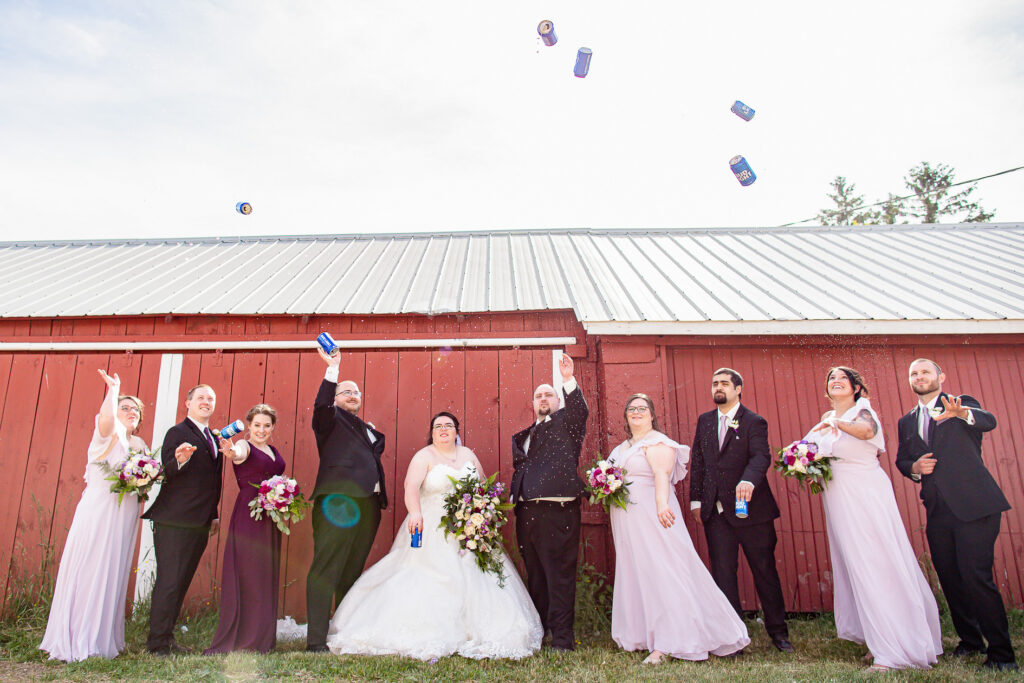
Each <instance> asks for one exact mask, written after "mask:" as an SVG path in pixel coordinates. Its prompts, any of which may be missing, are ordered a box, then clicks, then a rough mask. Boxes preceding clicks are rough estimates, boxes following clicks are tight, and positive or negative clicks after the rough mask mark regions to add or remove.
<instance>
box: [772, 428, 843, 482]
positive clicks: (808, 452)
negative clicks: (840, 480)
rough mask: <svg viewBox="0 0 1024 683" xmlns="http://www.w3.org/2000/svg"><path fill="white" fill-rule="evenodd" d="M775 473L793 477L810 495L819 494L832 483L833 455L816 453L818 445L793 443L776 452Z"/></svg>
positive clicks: (806, 442)
mask: <svg viewBox="0 0 1024 683" xmlns="http://www.w3.org/2000/svg"><path fill="white" fill-rule="evenodd" d="M778 456H779V457H778V459H777V460H776V461H775V471H776V472H778V473H780V474H781V475H782V476H784V477H793V478H794V479H796V480H797V481H798V482H799V483H800V484H802V485H803V486H805V487H806V488H807V490H809V491H810V492H811V493H821V492H822V491H824V490H825V487H826V486H828V482H830V481H832V461H833V460H838V458H836V457H835V456H834V455H825V454H822V453H819V452H818V445H817V444H815V443H813V442H811V441H804V440H800V441H794V442H793V443H791V444H789V445H788V446H786V447H785V448H781V449H779V451H778Z"/></svg>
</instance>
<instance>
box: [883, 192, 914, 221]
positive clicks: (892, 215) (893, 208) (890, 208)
mask: <svg viewBox="0 0 1024 683" xmlns="http://www.w3.org/2000/svg"><path fill="white" fill-rule="evenodd" d="M903 201H904V200H903V199H901V198H900V197H897V196H896V195H894V194H893V193H892V192H890V193H889V197H888V199H886V200H885V201H884V202H881V205H880V206H881V208H880V209H879V212H878V218H879V223H884V224H885V225H893V224H894V223H896V221H898V220H899V219H900V218H903V217H904V216H906V215H907V207H906V204H904V203H903ZM903 222H904V223H906V221H903Z"/></svg>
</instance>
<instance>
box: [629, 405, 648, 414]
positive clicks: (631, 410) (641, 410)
mask: <svg viewBox="0 0 1024 683" xmlns="http://www.w3.org/2000/svg"><path fill="white" fill-rule="evenodd" d="M626 412H627V413H646V412H647V406H629V407H628V408H626Z"/></svg>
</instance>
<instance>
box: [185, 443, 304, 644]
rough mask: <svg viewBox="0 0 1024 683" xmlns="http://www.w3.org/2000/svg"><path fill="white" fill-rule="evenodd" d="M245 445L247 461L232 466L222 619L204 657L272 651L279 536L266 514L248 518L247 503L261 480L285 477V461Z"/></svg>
mask: <svg viewBox="0 0 1024 683" xmlns="http://www.w3.org/2000/svg"><path fill="white" fill-rule="evenodd" d="M270 449H271V450H272V451H274V458H273V459H271V457H270V456H269V455H268V454H267V453H265V452H263V451H261V450H260V449H258V448H256V447H255V446H253V445H252V444H251V443H250V444H249V457H248V458H246V459H245V461H244V462H242V464H240V465H235V478H236V479H237V480H238V498H237V499H235V509H234V510H233V511H232V512H231V526H230V527H229V528H228V538H227V541H226V542H225V543H224V566H223V572H222V576H221V596H220V620H219V622H218V624H217V633H216V634H214V636H213V643H212V644H211V645H210V647H209V648H208V649H207V650H206V652H205V654H208V655H211V654H223V653H226V652H231V651H232V650H253V651H255V652H270V651H271V650H273V649H274V646H275V645H276V644H277V589H278V583H279V581H280V578H281V532H280V531H279V530H278V528H277V526H276V525H275V524H274V523H273V522H272V521H271V520H270V518H269V517H267V516H266V515H264V516H263V519H261V520H260V521H256V520H255V519H253V518H252V517H250V516H249V514H250V513H249V501H251V500H252V499H253V498H255V497H256V495H257V493H258V490H257V489H256V487H254V486H252V484H256V485H257V486H258V485H259V484H260V482H262V481H263V480H264V479H268V478H270V477H273V476H275V475H278V474H284V468H285V466H284V459H283V458H282V457H281V454H280V453H278V451H277V449H276V448H274V447H273V446H271V447H270Z"/></svg>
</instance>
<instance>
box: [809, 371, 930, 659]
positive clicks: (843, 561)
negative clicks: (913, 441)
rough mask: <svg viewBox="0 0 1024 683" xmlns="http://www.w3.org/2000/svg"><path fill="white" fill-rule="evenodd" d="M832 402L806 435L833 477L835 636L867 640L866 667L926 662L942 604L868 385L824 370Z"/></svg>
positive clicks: (828, 504)
mask: <svg viewBox="0 0 1024 683" xmlns="http://www.w3.org/2000/svg"><path fill="white" fill-rule="evenodd" d="M825 393H826V395H827V396H828V398H829V400H831V401H832V405H833V406H834V408H835V409H834V410H831V411H829V412H827V413H825V415H823V416H822V421H821V422H820V423H819V424H818V425H817V426H816V427H815V428H814V429H813V430H811V432H810V434H808V435H807V436H806V437H805V438H806V439H807V440H808V441H815V442H817V444H818V451H819V453H831V454H832V455H834V456H836V457H837V458H839V459H838V460H835V461H833V465H832V477H833V479H832V481H831V482H830V483H829V485H828V488H826V489H825V492H824V493H823V494H822V502H823V503H824V506H825V526H826V528H827V530H828V544H829V551H830V553H831V557H832V573H833V577H834V581H835V586H834V589H835V608H834V609H835V620H836V631H837V633H838V635H839V637H840V638H842V639H844V640H852V641H854V642H857V643H867V646H868V650H869V653H868V655H867V657H865V661H871V659H872V658H873V659H874V664H873V665H871V667H870V669H871V670H873V671H886V670H888V669H903V668H919V669H927V668H929V667H930V666H931V665H932V664H934V663H935V661H936V657H937V656H938V655H940V654H942V632H941V630H940V628H939V609H938V606H937V605H936V603H935V596H934V595H933V594H932V591H931V588H930V587H929V585H928V581H927V580H925V578H924V574H923V573H922V572H921V567H920V565H918V563H917V558H916V557H915V556H914V549H913V547H911V545H910V540H909V539H908V538H907V532H906V529H905V528H904V527H903V520H902V519H901V518H900V513H899V509H898V508H897V507H896V497H895V495H894V494H893V490H892V483H891V482H890V481H889V477H887V476H886V474H885V472H884V471H883V470H882V468H881V467H880V466H879V464H878V454H879V452H881V451H884V450H885V439H884V438H883V436H882V427H881V423H880V422H879V420H878V415H876V414H875V411H874V410H873V409H872V408H871V403H870V401H868V389H867V387H866V386H865V385H864V380H863V379H862V378H861V376H860V373H858V372H857V371H856V370H853V369H852V368H847V367H835V368H832V369H831V370H830V371H829V374H828V379H827V380H826V384H825Z"/></svg>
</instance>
